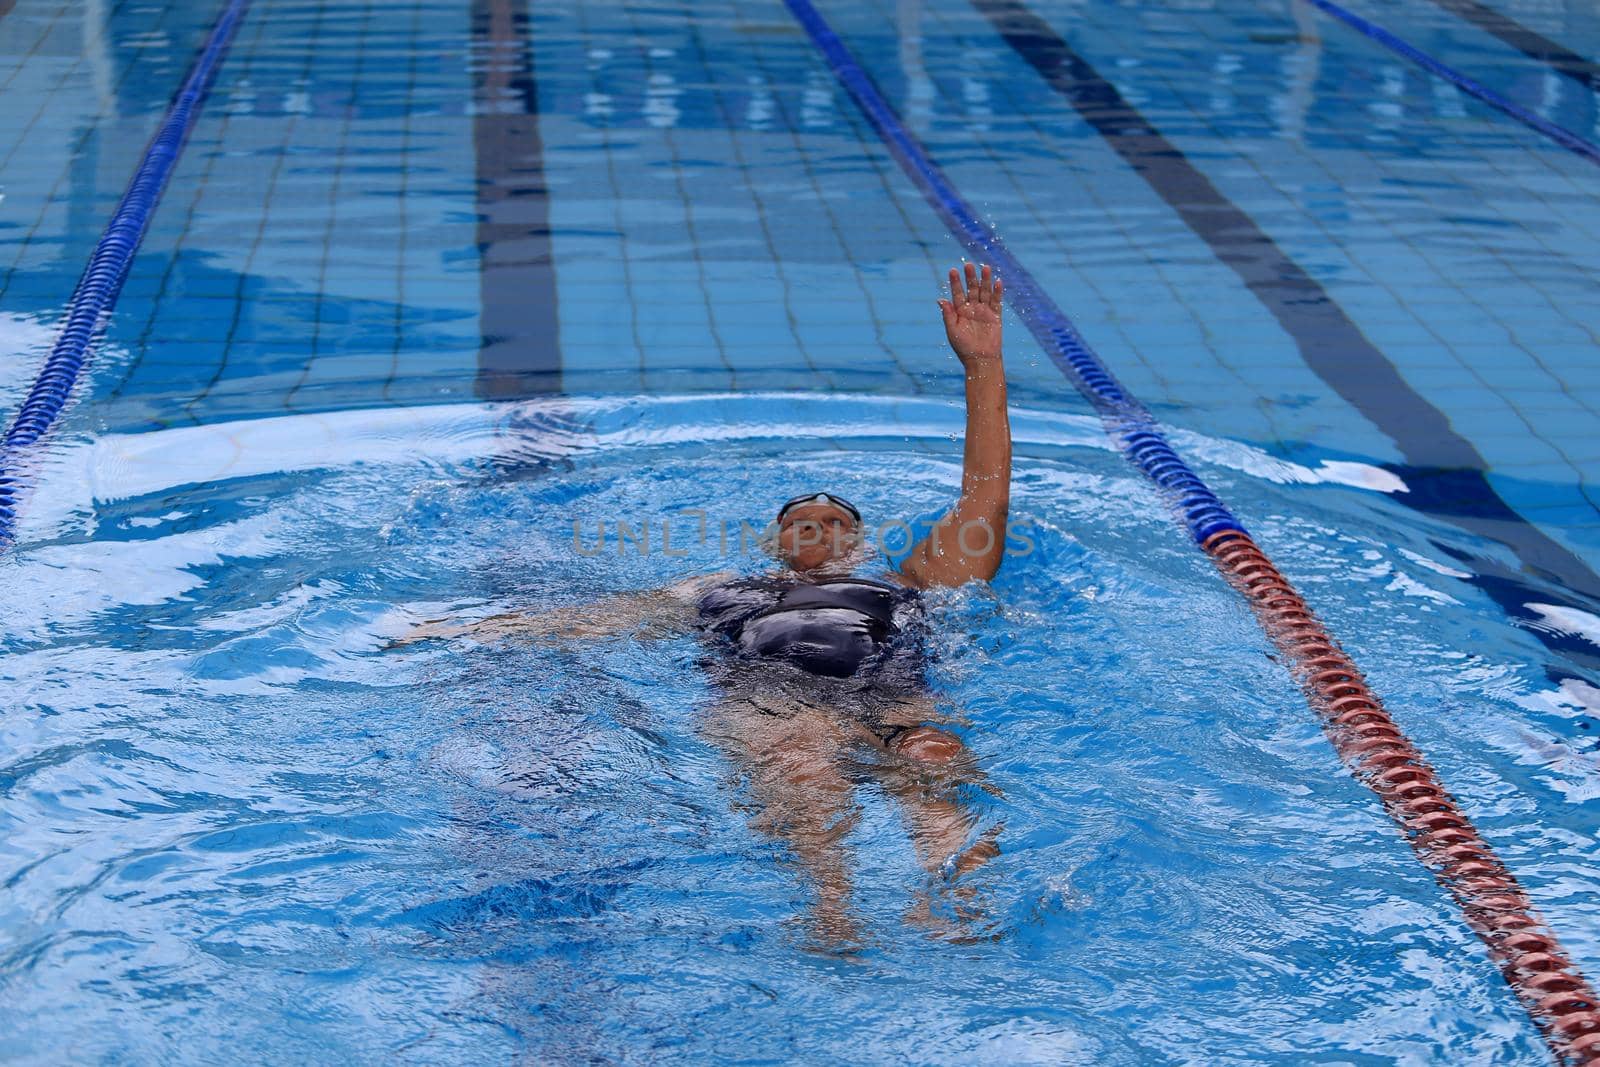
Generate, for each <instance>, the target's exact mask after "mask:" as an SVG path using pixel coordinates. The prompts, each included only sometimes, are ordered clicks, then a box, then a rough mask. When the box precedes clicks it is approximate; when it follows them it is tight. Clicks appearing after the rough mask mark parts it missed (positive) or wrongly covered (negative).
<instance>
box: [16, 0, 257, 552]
mask: <svg viewBox="0 0 1600 1067" xmlns="http://www.w3.org/2000/svg"><path fill="white" fill-rule="evenodd" d="M249 6H250V0H231V2H230V3H229V4H228V6H227V7H226V8H224V9H223V11H222V13H221V15H219V16H218V18H217V21H216V23H215V25H213V26H212V28H211V32H210V33H209V34H208V35H207V37H206V41H205V44H204V46H203V47H202V48H201V49H200V52H199V53H198V54H197V55H196V57H195V60H194V63H193V65H192V66H191V67H190V68H189V73H188V75H187V76H186V77H185V78H184V80H183V85H182V86H181V87H180V88H179V90H178V93H177V95H176V96H174V97H173V100H172V103H171V104H170V105H168V107H167V113H166V115H165V117H164V118H163V119H162V120H161V125H160V126H159V127H157V128H156V132H155V134H154V135H153V136H152V137H151V138H150V143H149V144H148V145H146V146H145V150H144V156H143V157H142V158H141V160H140V163H139V169H138V170H137V171H135V172H134V175H133V180H132V181H130V182H129V183H128V188H127V190H126V191H125V192H124V193H123V194H122V200H121V202H120V203H118V205H117V210H116V211H115V212H114V213H113V214H112V216H111V221H110V222H109V223H108V224H107V225H106V228H105V231H104V232H103V233H102V234H101V235H100V240H99V242H98V243H97V244H96V245H95V249H94V253H93V255H91V256H90V258H89V263H88V266H86V267H85V268H84V271H83V274H82V275H81V276H80V277H79V278H78V284H77V286H76V287H75V288H74V289H73V291H72V297H71V298H70V299H69V300H68V302H67V309H66V314H65V316H64V321H63V323H62V326H61V330H60V333H58V334H57V335H56V340H55V344H54V345H53V346H52V347H51V349H50V355H49V356H48V357H47V358H46V359H45V361H44V366H43V367H41V368H40V370H39V373H38V376H37V377H35V378H34V381H33V385H32V386H31V387H30V388H29V390H28V393H27V396H26V397H25V398H24V399H23V401H22V406H21V407H20V408H18V409H17V413H16V415H15V417H13V419H12V420H11V424H10V426H9V427H8V428H7V429H6V432H5V435H4V437H0V550H4V548H5V547H6V546H7V545H9V544H10V543H11V542H12V541H13V540H14V539H15V537H16V522H17V507H18V503H19V498H20V497H21V495H22V490H23V488H24V478H23V472H22V465H21V463H20V462H19V461H20V460H21V459H22V453H24V452H25V451H26V450H28V449H30V448H32V446H34V445H35V444H37V443H38V442H39V440H40V439H41V438H42V437H44V435H45V434H46V433H48V432H49V431H50V428H51V427H52V426H54V425H55V423H56V420H57V419H58V418H60V416H61V412H62V410H63V409H64V408H65V407H66V405H67V401H68V400H69V399H70V398H71V396H72V392H73V389H74V388H75V387H76V385H77V383H78V380H79V378H80V377H81V376H82V374H83V369H84V367H85V366H86V365H87V364H88V361H89V357H90V354H91V352H92V349H93V344H94V341H95V339H96V335H97V334H99V333H100V331H101V329H102V328H103V327H104V325H105V321H106V318H107V316H109V315H110V313H111V310H112V309H113V308H114V307H115V306H116V303H117V296H118V295H119V294H120V293H121V292H122V285H123V283H124V282H125V281H126V280H127V277H128V268H129V267H130V266H131V265H132V263H133V256H134V253H135V252H137V251H138V249H139V244H140V242H141V241H143V240H144V235H145V232H146V231H147V230H148V229H149V226H150V217H151V215H153V214H154V213H155V209H156V205H157V204H159V203H160V201H161V194H162V192H163V191H164V190H165V189H166V185H167V180H168V178H170V177H171V175H172V171H173V168H174V167H175V166H176V165H177V162H178V157H179V156H181V155H182V154H183V147H184V144H185V142H186V141H187V140H188V138H189V132H190V130H191V129H193V127H194V123H195V120H196V119H197V118H198V117H199V113H200V108H201V106H202V105H203V103H204V101H205V98H206V94H207V93H208V92H209V91H210V89H211V85H212V82H213V81H214V80H215V79H216V73H217V69H218V68H219V67H220V66H221V65H222V60H223V58H224V57H225V56H226V55H227V51H228V46H229V45H231V44H232V43H233V38H234V34H235V33H236V32H237V31H238V28H239V23H240V22H241V21H242V20H243V18H244V13H245V10H246V9H247V8H248V7H249Z"/></svg>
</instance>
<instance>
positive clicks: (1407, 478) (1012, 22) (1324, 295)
mask: <svg viewBox="0 0 1600 1067" xmlns="http://www.w3.org/2000/svg"><path fill="white" fill-rule="evenodd" d="M971 3H972V5H973V6H974V7H975V8H977V9H978V11H979V12H980V13H981V14H982V15H984V17H986V18H987V19H988V20H989V22H990V23H991V24H992V25H993V26H994V28H995V30H996V31H997V32H998V33H999V34H1000V36H1001V37H1002V38H1004V40H1005V41H1006V43H1007V44H1009V45H1010V46H1011V47H1012V48H1013V49H1014V50H1015V51H1016V52H1017V54H1018V55H1019V56H1021V57H1022V58H1023V59H1024V60H1026V61H1027V62H1028V63H1029V64H1030V65H1031V66H1032V67H1033V68H1034V69H1035V70H1036V71H1038V72H1039V74H1040V76H1041V77H1043V78H1044V80H1045V82H1046V84H1048V85H1049V86H1050V87H1051V88H1052V89H1054V90H1055V91H1056V92H1058V93H1059V94H1061V95H1062V96H1064V97H1066V99H1067V100H1068V101H1069V102H1070V103H1071V104H1072V106H1073V107H1074V108H1075V109H1076V110H1077V112H1078V114H1079V115H1081V116H1082V117H1083V118H1084V120H1085V121H1087V122H1088V123H1089V124H1090V125H1091V126H1092V127H1094V129H1095V130H1096V132H1098V133H1099V134H1100V136H1101V137H1102V138H1103V139H1104V140H1105V142H1106V143H1107V144H1108V145H1110V146H1111V147H1112V148H1113V149H1115V150H1116V152H1117V154H1118V155H1119V156H1121V157H1122V159H1123V161H1124V162H1126V163H1127V164H1128V165H1129V166H1131V167H1132V168H1133V169H1134V171H1135V172H1136V173H1138V175H1139V176H1140V177H1141V178H1143V179H1144V180H1145V181H1146V182H1147V183H1148V184H1149V185H1150V187H1151V188H1152V189H1153V190H1155V192H1156V193H1157V195H1159V196H1160V197H1161V198H1162V199H1163V200H1164V201H1166V203H1167V204H1168V205H1169V206H1170V207H1172V209H1173V210H1175V211H1176V212H1177V213H1178V215H1179V217H1180V218H1182V219H1183V221H1184V223H1185V224H1186V225H1187V226H1188V227H1189V228H1190V229H1191V230H1193V231H1194V233H1195V235H1196V236H1198V237H1199V238H1200V239H1201V240H1203V241H1204V242H1205V243H1206V244H1207V245H1208V246H1209V247H1210V248H1211V251H1212V252H1213V253H1214V254H1215V255H1216V256H1217V258H1218V259H1220V260H1222V262H1224V263H1226V264H1227V265H1228V266H1229V267H1230V268H1232V270H1233V271H1234V273H1235V274H1237V275H1238V276H1239V278H1240V279H1241V280H1242V281H1243V282H1244V283H1245V286H1246V287H1247V288H1248V289H1249V290H1250V292H1251V293H1253V294H1254V295H1255V297H1256V299H1257V300H1259V301H1260V302H1261V304H1262V306H1263V307H1265V308H1266V309H1267V310H1268V311H1269V312H1271V313H1272V316H1273V318H1275V319H1277V321H1278V323H1279V325H1281V326H1282V327H1283V328H1284V330H1285V332H1287V333H1288V334H1289V336H1290V337H1291V338H1293V339H1294V342H1295V345H1296V346H1297V347H1298V348H1299V349H1300V354H1301V356H1302V357H1303V358H1304V359H1305V361H1306V365H1307V366H1309V367H1310V368H1311V369H1312V371H1313V372H1315V373H1316V375H1317V376H1318V377H1319V378H1321V379H1322V380H1323V381H1324V382H1326V383H1327V384H1328V385H1329V386H1330V387H1332V388H1333V389H1334V390H1335V391H1336V392H1337V393H1338V394H1339V395H1340V396H1342V397H1344V398H1345V400H1346V401H1348V402H1349V403H1350V404H1351V406H1353V407H1354V408H1355V409H1356V410H1357V411H1359V412H1361V413H1362V414H1363V415H1365V416H1366V417H1367V418H1368V419H1369V420H1370V421H1371V422H1372V423H1373V424H1374V425H1375V426H1377V427H1378V429H1380V430H1382V431H1383V433H1384V434H1385V435H1387V436H1388V437H1389V438H1390V439H1391V440H1393V441H1394V442H1395V444H1396V445H1397V446H1399V448H1400V451H1401V453H1402V454H1404V455H1405V457H1406V464H1405V465H1396V464H1384V466H1386V467H1387V468H1388V469H1390V470H1392V471H1394V472H1395V473H1396V474H1397V475H1398V476H1399V477H1400V478H1401V479H1402V480H1403V481H1404V482H1405V484H1406V486H1407V487H1408V489H1409V490H1410V491H1409V492H1405V493H1397V494H1395V496H1396V498H1397V499H1398V500H1400V502H1401V503H1404V504H1405V505H1407V506H1408V507H1411V508H1413V509H1415V510H1417V511H1420V512H1422V513H1424V514H1426V515H1430V516H1433V517H1436V518H1440V519H1443V520H1445V521H1447V522H1450V523H1452V524H1453V525H1455V526H1458V527H1461V528H1463V529H1465V530H1468V531H1469V532H1471V533H1473V534H1476V535H1478V536H1480V537H1484V538H1486V539H1488V540H1491V541H1496V542H1499V543H1501V544H1504V545H1506V546H1507V547H1509V548H1511V549H1512V551H1514V552H1515V553H1516V554H1517V556H1518V558H1519V559H1521V560H1522V562H1523V563H1524V564H1525V565H1527V566H1528V567H1529V568H1531V569H1532V570H1535V571H1539V572H1543V574H1544V575H1545V576H1547V577H1549V578H1552V579H1554V580H1555V582H1556V583H1558V584H1559V585H1561V586H1563V587H1566V588H1568V589H1571V590H1574V591H1576V592H1577V593H1580V594H1582V595H1584V596H1585V597H1589V598H1594V599H1600V576H1597V575H1596V574H1595V573H1594V572H1593V571H1592V570H1591V569H1590V568H1589V567H1588V565H1587V564H1585V563H1584V562H1583V561H1582V560H1581V559H1579V558H1578V557H1577V556H1576V555H1574V554H1573V553H1572V552H1570V551H1568V550H1567V549H1566V548H1564V547H1563V546H1561V545H1560V544H1558V543H1557V542H1555V541H1554V540H1552V539H1551V538H1550V537H1549V536H1548V535H1546V534H1545V533H1544V531H1542V530H1540V529H1539V528H1538V527H1536V526H1534V525H1533V524H1532V523H1531V522H1529V521H1528V520H1527V519H1526V518H1524V517H1523V516H1522V515H1521V514H1520V513H1519V512H1517V511H1516V510H1514V509H1513V508H1512V507H1511V506H1510V505H1509V504H1507V503H1506V502H1505V501H1504V500H1503V499H1501V497H1500V494H1499V493H1498V492H1496V491H1495V488H1494V486H1492V485H1491V484H1490V483H1489V480H1488V477H1487V475H1486V474H1485V468H1486V467H1487V464H1486V463H1485V462H1484V459H1483V457H1482V456H1481V455H1480V454H1479V453H1478V450H1477V449H1476V448H1474V447H1473V445H1472V443H1471V442H1469V441H1468V440H1467V439H1466V438H1464V437H1462V436H1461V435H1460V434H1458V433H1456V431H1455V430H1454V429H1453V428H1452V427H1451V425H1450V420H1449V419H1448V418H1446V417H1445V415H1444V413H1443V412H1441V411H1440V410H1439V409H1438V408H1435V407H1434V406H1433V405H1432V404H1430V403H1428V401H1427V400H1426V399H1424V398H1423V397H1422V396H1421V395H1420V394H1419V393H1417V391H1416V390H1414V389H1413V388H1412V387H1411V386H1410V384H1409V383H1407V382H1406V380H1405V379H1404V378H1403V377H1401V375H1400V373H1399V371H1398V370H1396V368H1395V366H1394V364H1393V363H1391V362H1390V361H1389V359H1388V357H1386V356H1385V355H1384V354H1383V353H1382V352H1381V351H1379V350H1378V348H1377V346H1375V345H1374V344H1373V343H1372V342H1371V341H1370V340H1368V339H1367V336H1366V335H1365V334H1363V333H1362V332H1361V328H1360V327H1359V326H1357V325H1356V324H1355V323H1354V322H1353V321H1351V319H1350V317H1349V316H1348V315H1346V314H1345V312H1344V310H1343V309H1342V308H1341V307H1340V306H1339V305H1338V304H1337V303H1336V302H1335V301H1334V299H1333V297H1332V296H1331V295H1330V294H1329V293H1328V291H1327V290H1326V289H1324V288H1323V287H1322V284H1321V283H1320V282H1318V281H1317V280H1316V279H1315V278H1313V277H1311V275H1310V274H1308V273H1307V272H1306V270H1305V269H1304V268H1303V267H1301V266H1300V264H1298V263H1296V262H1295V261H1294V260H1293V259H1291V258H1290V257H1289V255H1288V254H1287V253H1286V252H1284V251H1283V249H1281V248H1280V247H1278V245H1277V243H1276V242H1274V241H1273V240H1272V238H1271V237H1269V236H1268V235H1267V234H1266V233H1265V232H1264V231H1263V230H1262V229H1261V227H1260V226H1258V225H1257V224H1256V222H1255V220H1254V219H1253V218H1251V217H1250V216H1249V215H1248V214H1246V213H1245V211H1244V210H1243V209H1242V208H1240V207H1239V206H1238V205H1237V204H1235V203H1234V202H1233V201H1231V200H1229V199H1228V198H1227V197H1226V196H1224V195H1223V194H1222V193H1221V192H1220V191H1219V190H1218V189H1217V188H1216V186H1214V185H1212V184H1211V180H1210V179H1209V178H1207V177H1206V176H1205V174H1203V173H1202V172H1201V171H1200V170H1199V169H1198V168H1197V167H1195V165H1194V164H1193V163H1191V162H1190V161H1189V159H1188V157H1187V156H1185V155H1184V154H1183V152H1181V151H1180V150H1179V149H1178V147H1177V146H1176V145H1174V144H1173V143H1172V142H1171V141H1169V140H1167V138H1166V137H1165V136H1163V135H1162V134H1161V133H1160V131H1158V130H1157V129H1156V128H1155V126H1154V125H1153V124H1152V123H1150V122H1149V121H1148V120H1147V119H1145V117H1144V116H1143V115H1141V114H1140V113H1139V111H1138V110H1137V109H1136V108H1135V107H1134V106H1133V105H1132V104H1130V103H1128V101H1127V99H1126V98H1124V97H1123V95H1122V94H1121V93H1120V92H1119V91H1118V90H1117V88H1116V86H1114V85H1112V84H1111V82H1109V81H1108V80H1106V78H1104V77H1103V76H1102V75H1101V74H1100V72H1099V71H1097V70H1096V69H1095V68H1094V67H1093V66H1092V65H1091V64H1090V63H1089V62H1088V61H1087V60H1085V59H1084V58H1083V57H1082V56H1080V55H1079V54H1078V53H1077V52H1075V51H1073V49H1072V46H1071V45H1069V44H1068V43H1067V42H1066V41H1065V40H1064V39H1063V38H1062V37H1061V36H1060V35H1059V34H1058V33H1056V32H1055V30H1054V29H1053V28H1052V27H1051V26H1050V24H1049V23H1047V22H1045V21H1044V20H1043V19H1042V18H1040V17H1039V16H1038V15H1036V14H1034V13H1033V12H1032V11H1030V10H1029V9H1028V8H1027V7H1025V6H1024V5H1023V4H1021V3H1020V2H1018V0H971ZM1481 584H1482V587H1483V588H1485V589H1486V590H1488V591H1489V592H1490V594H1491V596H1493V597H1494V599H1495V600H1497V601H1499V602H1500V604H1501V606H1502V607H1503V608H1505V609H1506V610H1507V612H1508V613H1510V614H1511V615H1513V616H1515V617H1517V618H1522V619H1526V618H1528V617H1529V611H1528V609H1527V607H1526V606H1525V605H1526V603H1527V601H1528V599H1529V598H1532V599H1535V600H1537V599H1539V598H1540V597H1549V596H1551V595H1552V593H1553V592H1554V590H1534V589H1531V588H1524V589H1523V590H1522V592H1520V593H1518V592H1514V591H1513V590H1512V589H1511V588H1510V587H1508V586H1507V585H1506V584H1505V583H1501V582H1495V583H1481ZM1506 594H1510V599H1505V598H1504V597H1505V596H1506ZM1572 606H1574V607H1582V608H1584V609H1585V610H1593V607H1594V605H1593V604H1592V603H1588V604H1576V603H1575V604H1573V605H1572ZM1535 632H1536V633H1538V634H1539V637H1540V639H1541V640H1543V641H1544V642H1545V644H1546V645H1548V646H1550V647H1552V648H1555V649H1558V650H1559V651H1561V652H1562V653H1563V654H1570V653H1573V652H1581V651H1582V649H1581V648H1579V647H1578V646H1577V645H1576V644H1575V643H1574V642H1573V640H1572V639H1569V638H1562V637H1560V636H1558V635H1553V634H1548V633H1546V632H1544V631H1535ZM1569 646H1570V647H1569ZM1582 658H1584V659H1590V660H1592V657H1582Z"/></svg>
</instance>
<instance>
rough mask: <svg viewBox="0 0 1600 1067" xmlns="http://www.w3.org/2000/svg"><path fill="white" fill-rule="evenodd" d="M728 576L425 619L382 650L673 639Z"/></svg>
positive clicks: (690, 579) (704, 576) (681, 631)
mask: <svg viewBox="0 0 1600 1067" xmlns="http://www.w3.org/2000/svg"><path fill="white" fill-rule="evenodd" d="M731 576H732V572H723V573H718V574H704V575H698V576H696V577H694V578H686V579H684V580H683V581H681V582H675V583H674V584H672V585H669V586H666V587H665V588H662V589H651V590H647V591H645V592H642V593H623V594H621V595H618V596H613V597H607V598H606V599H604V600H601V601H598V602H597V603H593V604H575V605H571V606H569V607H563V608H554V609H551V610H549V611H539V612H527V611H509V612H504V613H502V614H499V615H490V616H488V617H486V618H482V619H471V620H468V621H465V622H456V621H453V620H450V619H430V620H428V621H427V622H425V623H423V624H422V625H420V626H418V627H416V628H415V629H414V630H412V631H411V632H410V633H408V634H405V635H403V636H401V637H398V638H395V639H394V640H393V641H391V642H389V644H387V645H386V646H384V647H385V648H386V649H388V648H397V647H400V646H402V645H410V644H415V643H417V642H419V641H434V640H452V639H455V638H459V637H465V638H469V639H471V640H473V641H478V642H480V643H491V642H498V641H506V640H513V639H514V640H522V641H535V642H547V641H565V640H584V639H593V638H598V637H611V636H614V635H617V634H623V633H632V634H633V636H635V637H640V638H662V637H674V636H676V635H678V634H681V633H683V632H685V631H686V630H687V629H688V628H689V624H690V623H691V622H692V621H693V619H694V605H695V601H696V600H698V599H699V597H700V594H701V593H703V592H704V591H705V590H706V589H708V588H710V587H711V586H713V585H715V584H717V583H719V582H723V581H727V580H728V578H730V577H731Z"/></svg>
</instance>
